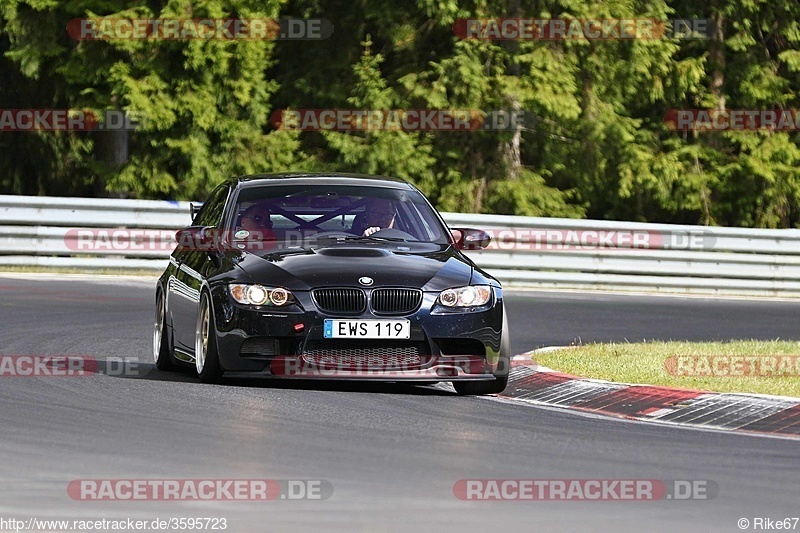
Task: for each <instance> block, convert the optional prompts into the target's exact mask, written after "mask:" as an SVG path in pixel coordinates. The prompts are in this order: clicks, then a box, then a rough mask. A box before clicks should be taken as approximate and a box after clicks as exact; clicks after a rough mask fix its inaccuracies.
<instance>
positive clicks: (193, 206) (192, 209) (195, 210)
mask: <svg viewBox="0 0 800 533" xmlns="http://www.w3.org/2000/svg"><path fill="white" fill-rule="evenodd" d="M202 207H203V204H195V203H191V204H189V213H191V214H192V220H194V217H196V216H197V213H199V212H200V209H202Z"/></svg>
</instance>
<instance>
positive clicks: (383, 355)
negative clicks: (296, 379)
mask: <svg viewBox="0 0 800 533" xmlns="http://www.w3.org/2000/svg"><path fill="white" fill-rule="evenodd" d="M427 353H428V350H427V349H426V346H425V344H424V343H420V342H390V343H387V342H380V341H377V342H369V341H363V340H362V341H342V340H332V341H330V340H329V341H309V342H308V343H307V344H306V346H305V350H303V359H305V360H306V362H308V363H310V364H314V365H321V366H332V367H336V368H340V369H353V370H363V369H365V368H374V369H382V370H408V369H413V368H419V367H420V366H421V365H424V364H425V360H426V359H427V358H426V357H425V354H427Z"/></svg>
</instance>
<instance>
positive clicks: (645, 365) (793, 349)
mask: <svg viewBox="0 0 800 533" xmlns="http://www.w3.org/2000/svg"><path fill="white" fill-rule="evenodd" d="M765 356H776V357H775V358H774V359H771V360H766V359H764V357H765ZM777 356H783V357H777ZM534 360H535V361H536V362H537V363H538V364H540V365H543V366H546V367H549V368H552V369H553V370H557V371H559V372H564V373H566V374H573V375H576V376H581V377H586V378H594V379H605V380H609V381H617V382H623V383H634V384H646V385H664V386H669V387H680V388H687V389H700V390H706V391H715V392H747V393H758V394H773V395H779V396H797V397H800V369H799V368H798V366H797V365H798V364H800V363H798V361H800V342H787V341H778V340H775V341H753V340H750V341H732V342H644V343H624V344H616V343H609V344H587V345H582V346H577V347H572V348H569V349H565V350H557V351H553V352H548V353H541V354H535V355H534ZM678 361H680V364H678ZM764 362H767V363H770V364H766V365H764V364H762V363H764ZM773 362H777V364H776V365H774V370H772V368H773V365H772V363H773ZM709 363H710V364H709ZM754 368H755V369H756V372H755V373H758V374H760V375H720V374H742V373H744V374H748V373H753V372H752V370H753V369H754ZM741 370H744V372H742V371H741Z"/></svg>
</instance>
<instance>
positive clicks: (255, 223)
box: [233, 185, 448, 244]
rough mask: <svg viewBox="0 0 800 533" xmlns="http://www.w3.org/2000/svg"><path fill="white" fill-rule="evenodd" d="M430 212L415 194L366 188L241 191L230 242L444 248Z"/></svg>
mask: <svg viewBox="0 0 800 533" xmlns="http://www.w3.org/2000/svg"><path fill="white" fill-rule="evenodd" d="M445 231H446V230H445V228H443V227H442V225H441V223H440V222H439V219H438V218H437V216H436V215H435V213H434V211H433V210H432V208H431V207H430V205H429V204H428V202H427V201H426V200H425V198H424V197H423V196H422V195H421V194H420V193H419V192H417V191H415V190H407V189H390V188H380V187H366V186H344V185H311V186H305V187H298V186H296V185H295V186H288V185H274V186H265V187H252V188H245V189H242V190H241V191H240V193H239V196H238V198H237V202H236V209H235V215H234V220H233V235H234V239H235V240H253V239H257V240H258V239H264V240H273V241H279V242H280V241H284V242H293V243H301V242H302V243H307V242H308V241H310V240H317V241H318V240H321V239H327V238H330V239H347V240H348V241H349V240H360V239H363V240H384V239H385V240H391V241H395V240H397V241H400V240H402V241H407V242H428V243H430V242H435V243H439V244H446V243H447V242H448V240H447V237H446V233H445Z"/></svg>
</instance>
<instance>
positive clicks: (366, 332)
mask: <svg viewBox="0 0 800 533" xmlns="http://www.w3.org/2000/svg"><path fill="white" fill-rule="evenodd" d="M323 336H324V337H325V338H326V339H408V338H410V337H411V321H410V320H334V319H331V318H328V319H325V328H324V331H323Z"/></svg>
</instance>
